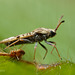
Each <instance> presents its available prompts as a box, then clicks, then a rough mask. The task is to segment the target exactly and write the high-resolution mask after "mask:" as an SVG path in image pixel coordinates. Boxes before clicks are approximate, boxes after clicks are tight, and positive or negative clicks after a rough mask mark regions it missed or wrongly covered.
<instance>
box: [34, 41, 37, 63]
mask: <svg viewBox="0 0 75 75" xmlns="http://www.w3.org/2000/svg"><path fill="white" fill-rule="evenodd" d="M36 48H37V42H36V43H35V46H34V62H35V53H36Z"/></svg>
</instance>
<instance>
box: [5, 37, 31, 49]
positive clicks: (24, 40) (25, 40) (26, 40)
mask: <svg viewBox="0 0 75 75" xmlns="http://www.w3.org/2000/svg"><path fill="white" fill-rule="evenodd" d="M19 41H23V42H29V43H32V42H31V41H30V40H28V39H20V38H19V39H18V40H16V41H15V42H13V43H11V44H10V45H8V46H7V47H6V48H5V49H7V48H9V47H10V46H13V45H15V44H16V43H18V42H19ZM5 49H4V50H5Z"/></svg>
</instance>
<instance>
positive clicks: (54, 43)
mask: <svg viewBox="0 0 75 75" xmlns="http://www.w3.org/2000/svg"><path fill="white" fill-rule="evenodd" d="M48 42H50V43H53V44H55V45H56V42H53V41H48ZM53 50H54V47H53V49H52V51H51V54H52V52H53Z"/></svg>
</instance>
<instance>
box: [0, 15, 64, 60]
mask: <svg viewBox="0 0 75 75" xmlns="http://www.w3.org/2000/svg"><path fill="white" fill-rule="evenodd" d="M62 17H63V16H61V17H60V19H59V22H58V25H57V27H56V28H55V29H47V28H37V29H35V30H33V31H32V32H30V33H26V34H21V35H18V36H14V37H10V38H7V39H4V40H2V41H0V43H4V44H5V45H6V46H7V47H6V48H5V49H7V48H8V47H11V46H13V45H19V44H27V43H30V44H33V43H35V46H34V60H35V53H36V48H37V43H39V44H40V45H41V46H42V47H43V48H44V49H45V50H46V53H45V55H44V58H45V57H46V55H47V52H48V50H47V48H46V47H45V46H44V45H43V44H42V43H41V42H42V41H45V43H47V44H49V45H51V46H53V49H52V51H51V53H52V52H53V50H54V48H55V49H56V51H57V53H58V56H59V58H61V57H60V54H59V52H58V50H57V48H56V43H55V42H53V41H47V39H48V38H52V37H54V36H55V35H56V31H57V29H58V28H59V26H60V25H61V23H63V22H64V20H63V21H61V19H62ZM44 58H43V59H44Z"/></svg>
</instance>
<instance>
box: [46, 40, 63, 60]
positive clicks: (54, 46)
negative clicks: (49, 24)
mask: <svg viewBox="0 0 75 75" xmlns="http://www.w3.org/2000/svg"><path fill="white" fill-rule="evenodd" d="M45 42H46V43H47V44H49V45H51V46H53V47H54V48H55V49H56V51H57V53H58V56H59V58H60V59H61V60H62V58H61V57H60V54H59V52H58V50H57V48H56V46H55V45H54V44H52V43H51V42H48V41H45Z"/></svg>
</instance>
